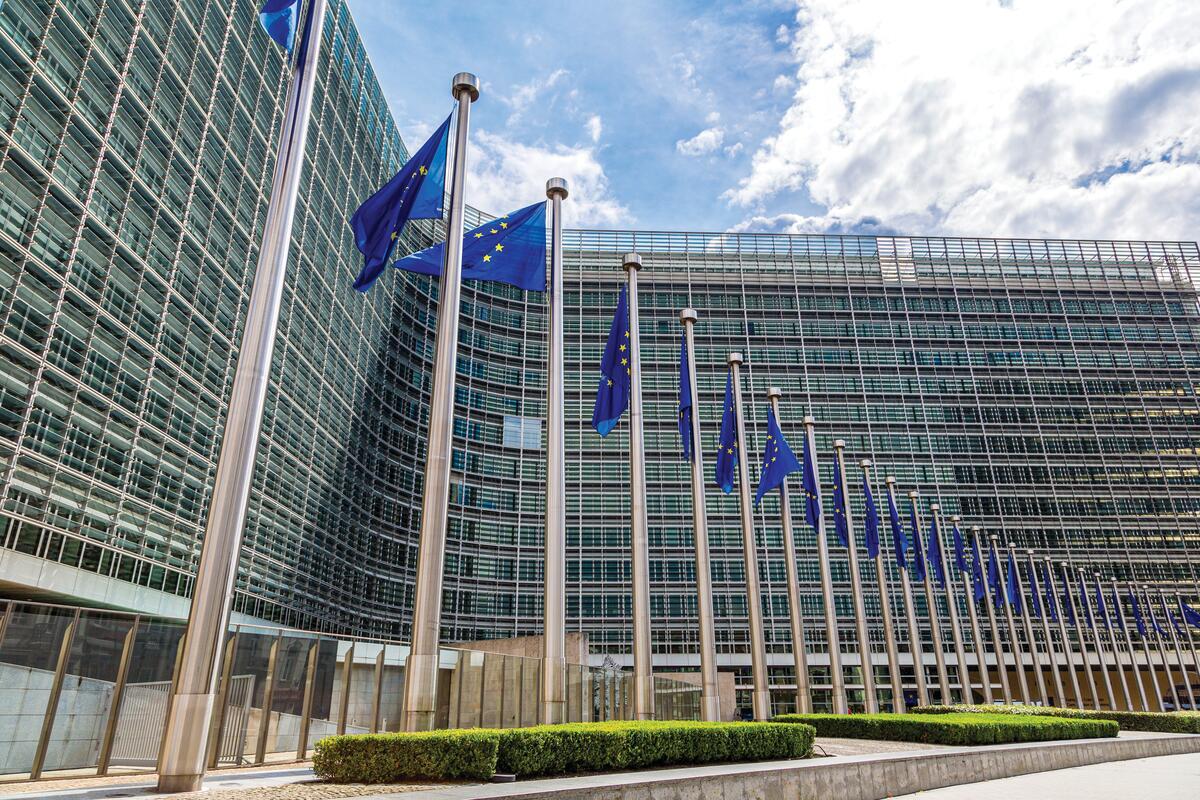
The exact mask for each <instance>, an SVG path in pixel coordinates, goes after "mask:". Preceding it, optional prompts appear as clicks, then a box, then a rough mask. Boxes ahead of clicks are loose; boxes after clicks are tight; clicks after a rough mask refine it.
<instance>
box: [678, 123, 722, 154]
mask: <svg viewBox="0 0 1200 800" xmlns="http://www.w3.org/2000/svg"><path fill="white" fill-rule="evenodd" d="M724 142H725V131H723V130H721V129H720V128H705V129H704V130H702V131H700V132H699V133H697V134H696V135H695V136H693V137H692V138H690V139H680V140H679V141H677V142H675V149H676V150H678V151H679V152H680V153H681V154H683V155H685V156H704V155H708V154H709V153H711V152H713V151H714V150H716V149H717V148H718V147H720V146H721V145H722V144H723V143H724Z"/></svg>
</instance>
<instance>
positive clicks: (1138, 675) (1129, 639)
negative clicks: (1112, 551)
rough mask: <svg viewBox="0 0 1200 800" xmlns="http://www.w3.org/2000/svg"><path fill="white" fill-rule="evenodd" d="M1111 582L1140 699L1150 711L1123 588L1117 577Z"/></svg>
mask: <svg viewBox="0 0 1200 800" xmlns="http://www.w3.org/2000/svg"><path fill="white" fill-rule="evenodd" d="M1109 582H1110V584H1111V585H1112V590H1113V599H1114V600H1116V601H1117V621H1118V623H1119V624H1120V627H1121V632H1122V634H1123V635H1124V638H1125V647H1126V652H1127V653H1128V654H1129V666H1130V668H1131V669H1133V681H1134V683H1135V684H1136V685H1137V691H1138V700H1139V701H1140V702H1141V704H1142V711H1149V710H1150V704H1149V703H1148V702H1146V687H1145V685H1144V684H1143V683H1142V667H1141V665H1140V664H1138V660H1137V652H1136V651H1135V650H1134V647H1133V634H1131V633H1130V632H1129V623H1127V622H1126V621H1125V610H1124V609H1123V608H1122V607H1121V604H1122V602H1123V601H1122V600H1121V590H1120V589H1119V588H1118V587H1117V579H1116V578H1110V579H1109Z"/></svg>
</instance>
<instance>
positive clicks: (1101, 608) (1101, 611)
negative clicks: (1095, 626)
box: [1096, 581, 1112, 628]
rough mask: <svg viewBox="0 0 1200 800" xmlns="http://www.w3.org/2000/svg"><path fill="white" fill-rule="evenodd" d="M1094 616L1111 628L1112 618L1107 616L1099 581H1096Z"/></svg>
mask: <svg viewBox="0 0 1200 800" xmlns="http://www.w3.org/2000/svg"><path fill="white" fill-rule="evenodd" d="M1096 616H1097V617H1099V618H1100V619H1102V620H1104V624H1105V625H1106V626H1107V627H1109V628H1111V627H1112V620H1111V619H1110V618H1109V616H1108V609H1107V608H1106V607H1105V605H1104V592H1102V591H1101V590H1100V581H1096Z"/></svg>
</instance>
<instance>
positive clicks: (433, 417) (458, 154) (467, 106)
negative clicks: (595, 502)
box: [402, 72, 479, 731]
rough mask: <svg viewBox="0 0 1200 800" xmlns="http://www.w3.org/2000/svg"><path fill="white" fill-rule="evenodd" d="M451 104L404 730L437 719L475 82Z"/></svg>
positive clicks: (466, 77) (459, 84)
mask: <svg viewBox="0 0 1200 800" xmlns="http://www.w3.org/2000/svg"><path fill="white" fill-rule="evenodd" d="M451 87H452V88H451V90H450V92H451V94H453V95H454V99H455V100H457V101H458V120H457V123H456V126H455V129H454V164H453V167H452V169H453V172H452V181H451V184H450V187H451V188H450V216H449V218H448V220H447V222H446V253H445V260H444V261H443V268H442V278H441V282H440V283H439V288H438V322H437V345H436V349H435V350H434V364H433V382H432V390H431V393H430V394H431V396H430V399H429V441H428V444H427V446H426V455H425V492H424V496H423V497H422V498H421V537H420V544H419V546H418V550H417V575H416V584H415V590H414V593H413V594H414V599H413V623H412V645H411V647H410V649H409V653H408V660H407V661H406V662H405V668H404V706H403V711H402V716H403V719H404V730H406V731H424V730H431V729H432V728H433V727H434V722H435V719H436V716H437V684H438V648H439V637H440V634H441V622H442V572H443V565H444V554H445V550H446V516H447V504H448V503H449V500H450V451H451V445H452V443H453V438H452V437H453V426H454V375H455V364H456V361H457V356H458V306H459V295H460V292H461V289H462V280H461V278H462V237H463V188H464V179H465V176H466V170H467V131H468V130H469V123H470V119H471V103H473V102H475V100H477V99H478V98H479V79H478V78H476V77H475V76H474V75H472V74H471V73H469V72H460V73H459V74H457V75H455V76H454V80H453V81H452V83H451Z"/></svg>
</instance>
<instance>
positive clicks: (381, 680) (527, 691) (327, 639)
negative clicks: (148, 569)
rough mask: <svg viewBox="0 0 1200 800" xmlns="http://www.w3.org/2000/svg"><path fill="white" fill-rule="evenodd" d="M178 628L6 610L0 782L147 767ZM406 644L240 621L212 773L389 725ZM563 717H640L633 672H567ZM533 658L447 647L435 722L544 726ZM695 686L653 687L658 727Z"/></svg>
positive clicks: (693, 715)
mask: <svg viewBox="0 0 1200 800" xmlns="http://www.w3.org/2000/svg"><path fill="white" fill-rule="evenodd" d="M183 633H184V625H183V623H182V622H180V621H178V620H170V619H163V618H158V617H150V616H146V615H141V614H132V613H125V612H119V611H108V610H100V609H84V608H76V607H71V606H62V605H54V604H47V603H32V602H18V601H11V602H5V603H4V604H3V606H2V607H0V781H13V780H17V781H19V780H37V779H39V778H46V777H52V776H68V775H69V776H72V777H78V776H80V775H106V774H110V773H114V772H131V771H153V770H154V769H155V768H156V765H157V762H158V758H159V751H160V749H161V745H162V738H163V729H164V723H165V720H166V718H167V715H168V712H169V709H170V702H171V688H172V686H173V683H174V681H175V680H176V678H177V675H176V674H175V672H176V668H177V666H176V665H177V657H178V653H179V651H180V646H181V643H182V640H183ZM407 656H408V646H407V645H405V644H402V643H399V642H394V641H387V640H382V639H367V638H352V637H341V636H333V635H328V634H321V633H315V632H311V631H299V630H292V629H285V628H276V627H267V626H259V625H232V626H231V627H230V629H229V633H228V637H227V638H226V640H225V643H224V645H223V648H222V651H221V662H220V668H221V675H220V679H219V681H218V694H217V702H216V707H215V711H214V713H213V719H212V721H211V724H210V728H209V749H208V753H209V755H208V759H209V766H210V767H211V768H218V767H227V766H244V765H254V764H263V763H270V762H279V761H292V760H302V759H305V758H307V757H308V756H309V754H310V753H311V751H312V748H313V747H314V746H315V744H316V742H317V741H318V740H320V739H321V738H323V737H325V736H329V735H332V734H338V733H367V732H380V731H396V730H399V728H400V725H401V714H400V711H401V707H400V704H401V699H402V697H403V687H404V668H405V660H406V658H407ZM565 671H566V675H565V676H564V683H563V685H564V686H566V687H567V698H568V699H567V709H566V713H567V721H569V722H588V721H604V720H612V719H630V718H632V710H633V703H632V676H631V674H630V673H626V672H623V671H619V670H613V669H607V668H601V667H589V666H586V665H579V664H568V665H566V667H565ZM540 681H541V674H540V661H539V660H538V659H535V658H525V657H521V656H515V655H507V654H504V653H498V652H481V651H478V650H460V649H455V648H442V649H441V651H440V663H439V670H438V701H439V702H438V712H437V715H436V719H435V724H436V727H438V728H451V727H494V728H512V727H525V726H529V725H535V724H537V717H538V698H539V696H540ZM699 692H700V690H699V687H697V686H693V685H692V684H688V683H684V682H680V681H675V680H669V679H665V678H655V702H656V708H657V710H658V718H660V719H698V718H699Z"/></svg>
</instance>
